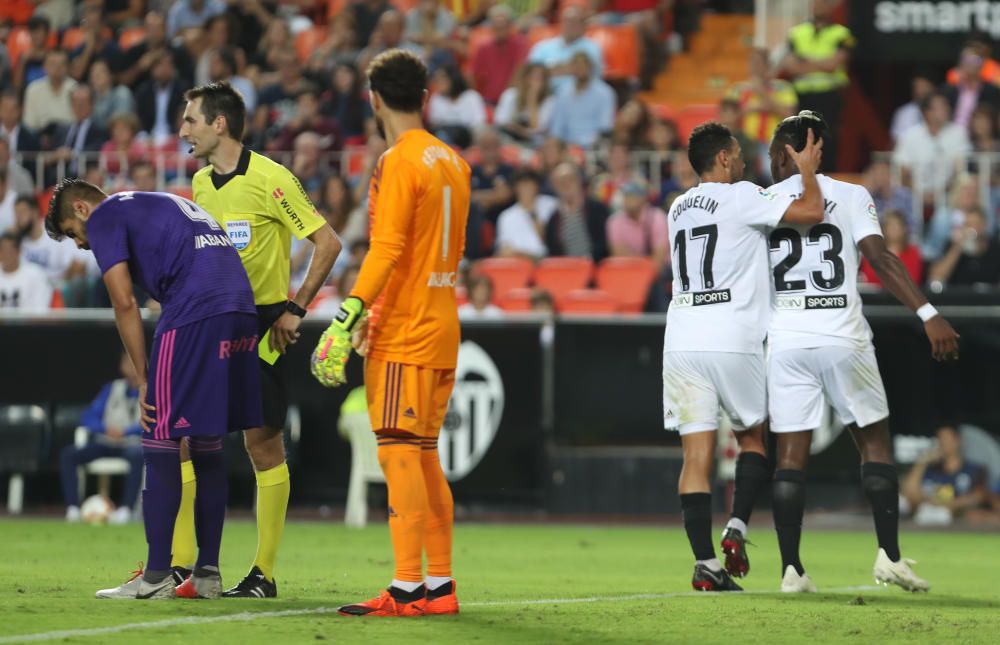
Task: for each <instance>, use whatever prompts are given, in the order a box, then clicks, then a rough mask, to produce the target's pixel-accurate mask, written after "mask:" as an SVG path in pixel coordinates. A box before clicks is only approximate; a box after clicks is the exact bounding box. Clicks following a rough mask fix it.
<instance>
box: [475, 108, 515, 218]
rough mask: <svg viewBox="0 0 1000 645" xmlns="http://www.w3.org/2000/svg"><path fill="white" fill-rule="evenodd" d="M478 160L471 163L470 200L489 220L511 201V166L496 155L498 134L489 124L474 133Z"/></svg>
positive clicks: (498, 149)
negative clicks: (473, 163)
mask: <svg viewBox="0 0 1000 645" xmlns="http://www.w3.org/2000/svg"><path fill="white" fill-rule="evenodd" d="M476 148H477V149H478V151H479V163H477V164H475V165H474V166H473V167H472V203H473V204H474V205H475V207H476V208H479V209H480V210H481V211H482V213H483V215H485V216H486V218H487V219H489V220H490V221H491V222H495V221H496V220H497V217H498V216H499V215H500V212H501V211H502V210H504V209H505V208H507V207H508V206H510V205H511V204H512V203H513V202H514V190H513V189H512V188H511V180H512V179H513V177H514V167H513V166H511V165H510V164H507V163H504V162H503V161H502V160H501V158H500V135H498V134H497V131H496V130H494V129H493V128H491V127H489V126H484V127H482V128H480V129H479V131H478V132H477V133H476Z"/></svg>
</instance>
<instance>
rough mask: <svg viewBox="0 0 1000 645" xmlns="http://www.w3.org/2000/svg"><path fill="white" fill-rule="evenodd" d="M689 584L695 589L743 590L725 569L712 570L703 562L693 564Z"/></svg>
mask: <svg viewBox="0 0 1000 645" xmlns="http://www.w3.org/2000/svg"><path fill="white" fill-rule="evenodd" d="M691 586H692V587H694V590H695V591H743V587H741V586H739V585H738V584H736V582H735V581H734V580H733V579H732V578H730V577H729V574H728V573H726V570H725V569H719V570H718V571H712V570H711V569H709V568H708V567H706V566H705V565H703V564H696V565H694V575H693V576H692V577H691Z"/></svg>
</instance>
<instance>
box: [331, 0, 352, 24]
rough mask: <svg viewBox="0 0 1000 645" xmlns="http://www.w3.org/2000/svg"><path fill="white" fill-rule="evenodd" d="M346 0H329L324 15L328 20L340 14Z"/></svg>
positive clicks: (345, 5) (345, 4)
mask: <svg viewBox="0 0 1000 645" xmlns="http://www.w3.org/2000/svg"><path fill="white" fill-rule="evenodd" d="M347 3H348V0H329V1H328V2H327V6H326V16H327V18H328V19H329V21H330V22H332V21H333V19H334V18H335V17H336V16H338V15H340V12H341V11H343V10H344V8H345V7H347Z"/></svg>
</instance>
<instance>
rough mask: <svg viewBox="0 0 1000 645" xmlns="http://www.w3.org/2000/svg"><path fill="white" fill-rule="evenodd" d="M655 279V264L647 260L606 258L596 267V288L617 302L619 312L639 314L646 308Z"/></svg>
mask: <svg viewBox="0 0 1000 645" xmlns="http://www.w3.org/2000/svg"><path fill="white" fill-rule="evenodd" d="M655 278H656V263H654V262H653V261H652V260H651V259H649V258H608V259H606V260H604V261H603V262H601V263H600V264H599V265H598V267H597V288H598V289H601V290H603V291H606V292H607V293H608V294H610V295H611V297H612V298H614V299H615V300H617V301H618V305H619V310H620V311H623V312H626V313H639V312H641V311H642V310H643V309H644V308H645V306H646V300H647V299H648V297H649V288H650V286H651V285H652V284H653V280H654V279H655Z"/></svg>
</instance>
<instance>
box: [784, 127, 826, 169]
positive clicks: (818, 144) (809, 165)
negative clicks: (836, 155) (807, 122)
mask: <svg viewBox="0 0 1000 645" xmlns="http://www.w3.org/2000/svg"><path fill="white" fill-rule="evenodd" d="M785 149H786V150H787V151H788V154H789V156H790V157H791V158H792V160H793V161H795V165H797V166H798V167H799V172H801V173H802V174H811V175H815V174H816V171H817V170H819V164H820V161H822V159H823V140H822V139H820V140H819V141H817V140H816V139H815V137H814V135H813V130H812V128H809V131H808V133H807V134H806V146H805V147H804V148H802V152H795V148H793V147H792V146H790V145H788V144H785Z"/></svg>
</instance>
